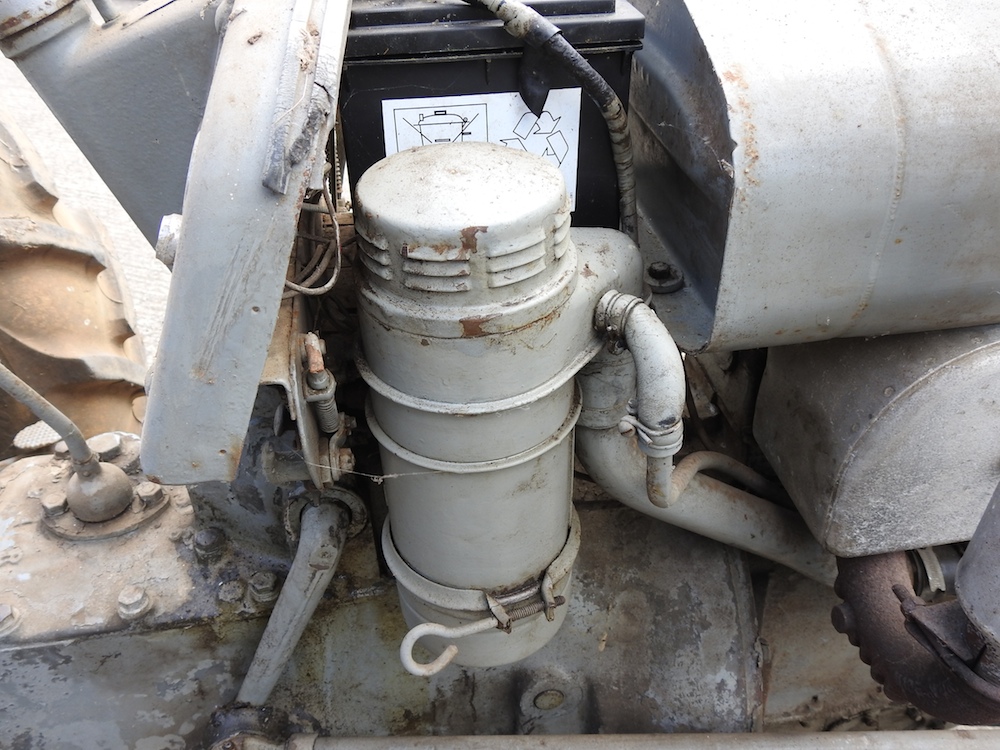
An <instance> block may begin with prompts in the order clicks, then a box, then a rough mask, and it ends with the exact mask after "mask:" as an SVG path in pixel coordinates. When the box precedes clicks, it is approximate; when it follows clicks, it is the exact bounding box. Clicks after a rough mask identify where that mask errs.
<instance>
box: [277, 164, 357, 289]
mask: <svg viewBox="0 0 1000 750" xmlns="http://www.w3.org/2000/svg"><path fill="white" fill-rule="evenodd" d="M329 171H330V165H329V164H327V165H326V167H325V168H324V169H323V200H324V201H325V202H326V208H327V213H328V214H329V215H330V218H331V219H332V221H333V239H332V240H330V242H329V243H328V244H327V246H326V250H325V251H324V252H323V254H322V256H320V257H319V260H318V261H316V265H315V267H314V268H313V270H312V271H311V272H309V271H304V272H308V273H309V275H308V276H307V277H306V278H304V279H300V280H299V283H296V282H295V281H291V280H289V279H286V280H285V289H286V290H287V291H286V292H285V293H284V294H283V295H282V299H288V298H290V297H292V296H294V295H295V294H304V295H307V296H310V297H319V296H321V295H324V294H326V293H327V292H329V291H330V290H331V289H333V287H334V286H335V285H336V283H337V280H338V279H339V278H340V271H341V266H342V263H343V252H342V248H341V244H340V224H339V223H338V222H337V204H336V203H334V201H333V196H332V195H331V194H330V186H329V184H328V180H327V174H328V173H329ZM310 239H311V238H310ZM315 258H316V256H315V255H314V256H313V259H314V260H315ZM331 260H333V261H334V264H333V272H332V273H331V275H330V278H329V279H328V280H327V281H326V283H324V284H322V285H321V286H315V287H314V286H312V284H314V283H315V282H316V281H317V280H318V279H319V278H320V277H321V276H322V275H323V274H324V273H325V272H326V270H327V269H328V268H329V267H330V261H331ZM312 264H313V261H312V260H311V261H310V263H309V264H308V265H307V269H308V266H309V265H312Z"/></svg>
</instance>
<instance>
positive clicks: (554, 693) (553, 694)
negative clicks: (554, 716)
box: [534, 690, 566, 711]
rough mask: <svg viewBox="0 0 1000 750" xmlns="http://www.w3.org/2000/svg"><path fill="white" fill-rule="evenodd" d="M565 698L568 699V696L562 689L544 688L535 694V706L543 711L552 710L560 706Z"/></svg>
mask: <svg viewBox="0 0 1000 750" xmlns="http://www.w3.org/2000/svg"><path fill="white" fill-rule="evenodd" d="M564 700H566V696H565V695H563V694H562V691H560V690H543V691H542V692H540V693H539V694H538V695H536V696H535V700H534V704H535V708H539V709H541V710H542V711H551V710H552V709H554V708H559V706H561V705H562V704H563V701H564Z"/></svg>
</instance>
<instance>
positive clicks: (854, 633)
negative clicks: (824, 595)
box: [830, 602, 858, 646]
mask: <svg viewBox="0 0 1000 750" xmlns="http://www.w3.org/2000/svg"><path fill="white" fill-rule="evenodd" d="M830 620H831V622H832V623H833V627H834V629H835V630H836V631H837V632H838V633H843V634H844V635H846V636H847V638H848V640H849V641H850V642H851V645H853V646H857V645H858V643H857V640H858V623H857V618H856V617H855V616H854V608H853V607H852V606H851V605H850V604H848V603H847V602H841V603H840V604H838V605H837V606H836V607H834V608H833V611H832V612H831V613H830Z"/></svg>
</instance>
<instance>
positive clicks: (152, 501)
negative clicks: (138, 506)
mask: <svg viewBox="0 0 1000 750" xmlns="http://www.w3.org/2000/svg"><path fill="white" fill-rule="evenodd" d="M135 496H136V498H138V499H139V500H140V501H141V502H142V504H143V505H144V506H145V507H147V508H148V507H149V506H150V505H156V503H158V502H160V501H161V500H162V499H163V488H162V487H161V486H160V485H158V484H156V483H155V482H140V483H139V484H138V485H137V486H136V488H135Z"/></svg>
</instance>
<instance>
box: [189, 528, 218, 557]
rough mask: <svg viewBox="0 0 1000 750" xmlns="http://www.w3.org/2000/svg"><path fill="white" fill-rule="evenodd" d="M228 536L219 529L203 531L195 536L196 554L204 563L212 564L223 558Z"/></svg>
mask: <svg viewBox="0 0 1000 750" xmlns="http://www.w3.org/2000/svg"><path fill="white" fill-rule="evenodd" d="M225 544H226V536H225V534H223V533H222V531H220V530H219V529H201V530H200V531H199V532H198V533H197V534H195V535H194V554H195V555H196V556H197V557H198V559H199V560H201V561H202V562H211V561H213V560H218V559H219V558H220V557H222V550H223V548H224V547H225Z"/></svg>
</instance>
